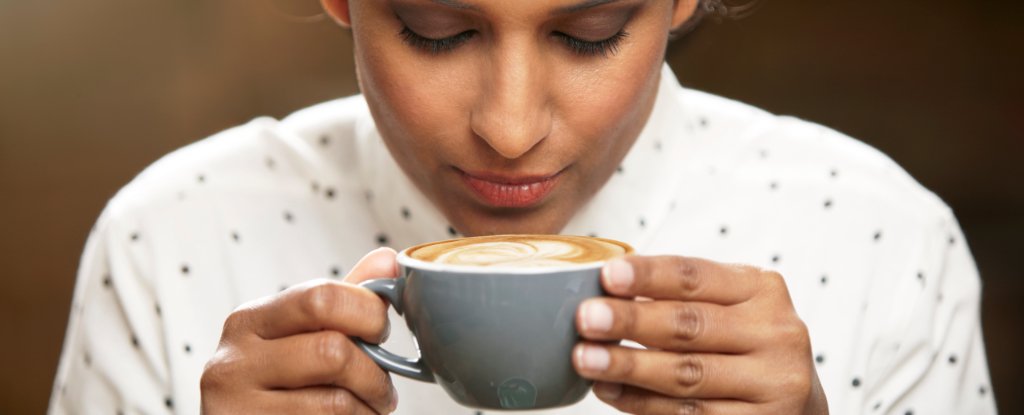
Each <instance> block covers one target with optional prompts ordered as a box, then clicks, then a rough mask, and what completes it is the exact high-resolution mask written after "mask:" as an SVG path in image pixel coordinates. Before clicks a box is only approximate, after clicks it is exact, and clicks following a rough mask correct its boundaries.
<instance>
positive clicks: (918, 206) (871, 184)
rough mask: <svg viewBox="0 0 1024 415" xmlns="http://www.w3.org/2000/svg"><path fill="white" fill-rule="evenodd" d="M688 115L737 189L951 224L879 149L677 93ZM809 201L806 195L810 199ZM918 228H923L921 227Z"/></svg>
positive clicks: (939, 205)
mask: <svg viewBox="0 0 1024 415" xmlns="http://www.w3.org/2000/svg"><path fill="white" fill-rule="evenodd" d="M680 95H681V97H682V100H684V102H685V103H686V106H687V108H693V109H694V111H696V112H698V113H700V114H701V116H702V117H704V119H705V120H706V121H703V122H706V123H709V124H711V125H710V126H708V130H709V131H708V132H707V134H711V135H712V136H713V138H712V140H710V141H713V144H712V146H713V147H714V149H715V150H714V151H711V152H710V154H712V155H713V157H714V158H715V159H716V160H715V162H717V163H719V164H721V165H722V167H723V173H725V175H726V177H728V180H730V181H731V182H732V183H734V184H736V185H737V186H740V187H744V188H746V187H750V188H756V189H765V190H768V191H773V190H775V191H778V193H780V194H790V195H793V196H796V197H794V198H789V199H791V200H793V201H797V202H802V201H800V200H799V199H800V196H803V197H815V198H817V203H820V204H821V205H822V207H824V205H825V204H831V205H833V206H835V207H837V208H838V207H840V204H841V203H852V204H853V206H857V207H863V208H864V209H863V211H862V213H863V214H882V215H886V216H890V217H899V218H903V219H906V220H909V221H912V222H921V224H922V225H926V223H925V222H927V225H935V224H936V222H942V223H946V222H949V221H950V220H952V218H953V214H952V211H951V210H950V208H949V207H948V206H947V205H946V204H945V203H944V202H943V201H942V200H941V199H940V198H939V197H938V196H937V195H936V194H935V193H933V192H932V191H930V190H928V189H927V188H925V187H924V186H923V185H921V184H920V183H919V182H918V181H917V180H915V179H914V178H913V177H912V176H911V175H910V174H909V173H908V172H907V171H906V170H905V169H904V168H902V167H901V166H900V165H899V164H897V163H896V162H895V161H894V160H893V159H892V158H890V157H889V156H887V155H885V154H884V153H882V152H881V151H879V150H878V149H876V148H874V147H872V146H870V145H868V144H866V143H864V142H862V141H860V140H858V139H856V138H853V137H850V136H848V135H846V134H844V133H842V132H839V131H836V130H834V129H832V128H829V127H826V126H823V125H820V124H817V123H814V122H810V121H807V120H803V119H800V118H797V117H793V116H785V115H776V114H772V113H770V112H767V111H764V110H762V109H759V108H756V107H753V106H751V105H748V104H745V103H741V102H738V101H735V100H731V99H728V98H724V97H720V96H716V95H713V94H709V93H705V92H701V91H696V90H692V89H686V88H681V90H680ZM812 195H813V196H812ZM922 221H924V222H922Z"/></svg>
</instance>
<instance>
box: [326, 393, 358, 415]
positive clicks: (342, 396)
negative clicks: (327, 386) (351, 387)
mask: <svg viewBox="0 0 1024 415" xmlns="http://www.w3.org/2000/svg"><path fill="white" fill-rule="evenodd" d="M321 396H322V398H321V401H320V408H321V411H320V412H321V413H325V414H351V413H353V412H354V411H355V409H356V408H355V402H353V398H352V395H351V394H350V393H348V391H345V390H342V389H336V390H331V391H329V392H328V393H325V394H323V395H321Z"/></svg>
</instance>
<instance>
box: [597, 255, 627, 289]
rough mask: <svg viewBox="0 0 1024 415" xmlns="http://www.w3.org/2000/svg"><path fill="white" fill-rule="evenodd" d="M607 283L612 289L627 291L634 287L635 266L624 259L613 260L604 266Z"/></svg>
mask: <svg viewBox="0 0 1024 415" xmlns="http://www.w3.org/2000/svg"><path fill="white" fill-rule="evenodd" d="M602 273H603V274H604V279H605V283H606V284H607V285H608V286H610V288H615V289H617V290H622V291H625V290H627V289H629V287H630V286H632V285H633V266H632V265H630V264H629V262H627V261H626V260H624V259H613V260H611V261H608V263H607V264H605V265H604V270H603V271H602Z"/></svg>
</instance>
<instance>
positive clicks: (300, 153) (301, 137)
mask: <svg viewBox="0 0 1024 415" xmlns="http://www.w3.org/2000/svg"><path fill="white" fill-rule="evenodd" d="M368 117H369V115H368V110H367V109H366V104H365V100H364V99H363V97H362V96H361V95H356V96H351V97H346V98H341V99H337V100H332V101H328V102H325V103H321V104H317V105H314V106H311V107H308V108H304V109H301V110H299V111H297V112H295V113H293V114H291V115H289V116H287V117H285V118H283V119H281V120H277V119H274V118H270V117H259V118H255V119H253V120H251V121H249V122H247V123H245V124H242V125H239V126H235V127H231V128H228V129H226V130H223V131H221V132H218V133H216V134H214V135H211V136H209V137H206V138H203V139H201V140H198V141H196V142H193V143H191V144H188V145H186V146H184V147H182V148H179V149H177V150H175V151H173V152H171V153H168V154H167V155H165V156H163V157H161V158H160V159H158V160H157V161H155V162H154V163H152V164H150V165H149V166H148V167H146V168H145V169H144V170H143V171H142V172H141V173H139V174H138V175H137V176H136V177H135V178H134V179H133V180H131V181H130V182H129V183H128V184H127V185H125V186H124V187H123V188H121V190H120V191H119V192H118V193H117V194H116V195H115V196H114V197H113V198H112V199H111V201H110V202H109V203H108V206H107V208H106V210H105V212H104V216H123V215H125V214H128V213H129V212H137V211H148V210H153V209H157V210H159V208H160V207H161V206H167V205H170V204H172V203H173V202H174V201H178V200H181V199H184V198H191V197H193V196H199V197H201V198H207V199H209V198H211V197H213V198H216V196H217V195H224V194H225V193H224V192H223V191H224V190H225V189H228V188H230V189H231V192H229V194H237V193H238V192H243V193H249V194H259V193H264V194H272V193H277V192H286V193H287V192H294V191H308V190H309V188H310V187H309V184H310V183H312V182H313V181H316V180H318V179H319V180H323V181H325V182H341V183H338V184H337V185H336V186H337V187H340V188H345V187H350V186H346V185H352V183H351V182H353V181H355V180H356V178H355V174H354V172H355V171H354V170H355V167H354V166H352V169H351V170H346V169H341V170H338V171H335V170H328V168H327V166H328V165H330V163H328V162H327V161H328V159H329V158H330V157H332V155H334V154H344V155H346V157H351V158H354V157H355V156H354V154H355V152H356V147H357V143H356V141H357V133H356V130H357V129H358V128H360V125H361V124H363V123H365V122H366V119H367V118H368ZM370 122H371V123H372V121H370ZM346 165H347V166H351V165H350V164H346ZM346 165H342V166H346ZM297 182H303V183H305V184H306V185H304V186H301V190H299V186H293V185H294V184H297Z"/></svg>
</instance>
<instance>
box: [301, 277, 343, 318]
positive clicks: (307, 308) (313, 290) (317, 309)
mask: <svg viewBox="0 0 1024 415" xmlns="http://www.w3.org/2000/svg"><path fill="white" fill-rule="evenodd" d="M339 297H340V296H339V295H338V293H337V292H336V291H335V289H334V286H333V285H332V284H316V285H313V286H311V287H309V288H308V289H306V291H305V293H303V301H302V307H303V311H304V312H305V313H306V314H307V315H309V316H310V317H312V318H314V319H315V320H317V321H322V320H324V319H326V318H327V317H328V316H330V315H331V313H333V312H334V311H335V310H336V309H337V308H338V306H339V305H340V304H341V303H342V301H343V300H342V299H341V298H339Z"/></svg>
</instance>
